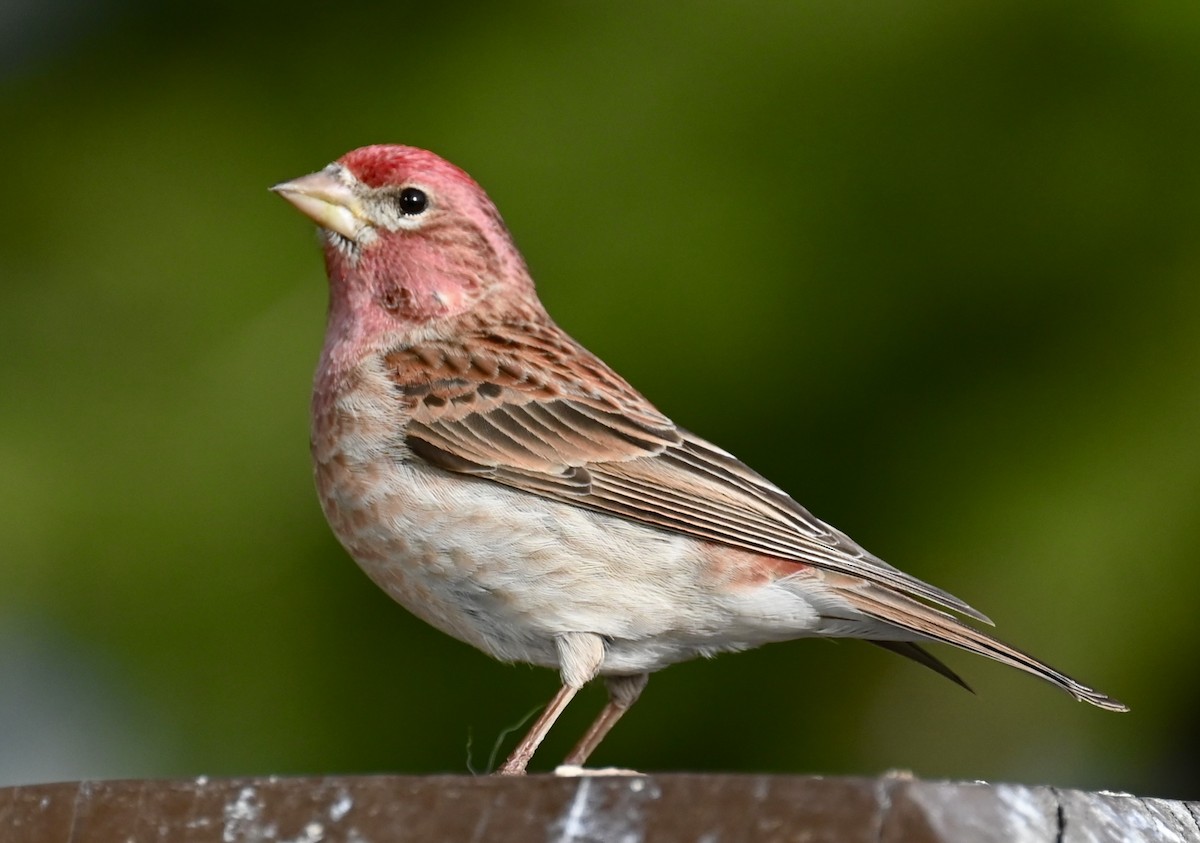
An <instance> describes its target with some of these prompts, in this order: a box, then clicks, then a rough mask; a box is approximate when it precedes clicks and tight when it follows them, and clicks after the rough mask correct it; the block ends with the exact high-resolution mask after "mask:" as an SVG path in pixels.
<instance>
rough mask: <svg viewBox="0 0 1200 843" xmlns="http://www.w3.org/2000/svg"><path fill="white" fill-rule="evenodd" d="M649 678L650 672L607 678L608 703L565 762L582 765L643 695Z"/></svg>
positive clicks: (577, 765) (575, 765)
mask: <svg viewBox="0 0 1200 843" xmlns="http://www.w3.org/2000/svg"><path fill="white" fill-rule="evenodd" d="M649 679H650V676H649V674H646V673H639V674H637V675H636V676H610V677H609V678H608V679H607V680H605V683H604V684H605V685H607V686H608V704H607V705H605V706H604V710H603V711H601V712H600V716H599V717H597V718H596V719H595V721H593V723H592V725H591V726H590V727H588V730H587V733H586V734H585V735H584V736H583V737H582V738H580V740H579V743H577V744H575V748H574V749H572V750H571V753H570V755H568V756H567V757H566V759H565V760H564V761H563V764H564V765H567V766H573V767H582V766H583V764H584V762H585V761H587V760H588V756H590V755H591V754H592V752H594V751H595V749H596V747H598V746H600V742H601V741H602V740H604V737H605V735H607V734H608V732H609V730H610V729H612V727H613V726H615V725H617V721H618V720H620V719H621V715H623V714H624V713H625V712H627V711H629V709H630V707H631V706H632V705H633V704H634V703H635V702H637V698H638V697H639V696H641V694H642V689H643V688H645V687H646V682H647V681H648V680H649Z"/></svg>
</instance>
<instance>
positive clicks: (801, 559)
mask: <svg viewBox="0 0 1200 843" xmlns="http://www.w3.org/2000/svg"><path fill="white" fill-rule="evenodd" d="M386 367H387V371H388V372H389V375H390V376H391V377H392V379H393V382H394V383H395V386H396V389H397V391H398V393H399V395H400V397H401V400H403V401H405V403H406V404H407V405H408V410H409V412H410V414H411V421H410V423H409V425H408V427H407V429H406V431H405V444H406V445H407V447H408V448H409V449H410V450H411V452H412V453H413V454H415V455H416V456H418V457H420V458H422V459H424V460H426V461H427V462H429V463H431V464H433V465H435V466H438V467H439V468H442V469H444V470H446V471H451V472H455V473H459V474H464V475H470V476H475V477H480V478H486V479H488V480H491V481H494V482H496V483H501V484H504V485H506V486H510V487H512V488H516V489H520V490H522V491H525V492H529V493H531V494H535V495H541V496H543V497H546V498H549V499H552V500H556V501H562V502H565V503H570V504H574V505H577V506H583V507H588V508H590V509H593V510H598V511H601V512H606V513H609V514H612V515H616V516H619V517H622V518H626V519H629V520H631V521H637V522H640V523H643V524H649V525H652V526H655V527H659V528H661V529H664V530H669V531H673V532H676V533H682V534H685V535H688V536H693V537H695V538H699V539H705V540H708V541H713V542H718V543H722V544H726V545H730V546H733V547H737V548H741V549H744V550H748V551H752V552H755V553H762V554H767V555H770V556H774V557H778V558H782V559H788V560H792V561H795V562H798V563H802V564H806V565H812V566H814V567H817V568H822V569H826V570H830V571H835V572H839V573H843V574H848V575H852V576H856V577H861V578H862V579H864V580H866V581H867V582H869V583H873V584H877V585H879V586H883V587H885V588H888V589H893V590H895V591H897V592H899V593H900V594H903V595H907V596H910V597H916V598H920V599H923V600H927V601H930V602H932V603H934V604H937V605H940V606H943V607H946V608H949V609H952V610H954V611H957V612H960V613H962V614H965V615H968V616H970V617H973V618H976V619H978V620H981V621H984V622H988V623H990V621H988V619H987V618H986V617H985V616H984V615H983V614H981V613H980V612H978V611H976V610H975V609H973V608H971V607H970V606H969V605H967V604H966V603H964V602H963V601H961V600H959V599H958V598H956V597H954V596H953V595H951V594H948V593H947V592H945V591H942V590H941V589H938V588H935V587H933V586H931V585H929V584H927V583H924V582H922V581H921V580H918V579H916V578H915V577H911V576H909V575H908V574H905V573H903V572H902V571H899V570H897V569H895V568H893V567H891V566H890V565H887V564H886V563H884V562H883V561H882V560H879V559H877V558H876V557H874V556H872V555H871V554H869V553H868V552H867V551H865V550H864V549H863V548H861V547H859V545H857V544H856V543H855V542H854V541H852V540H851V539H850V538H849V537H847V536H846V535H845V534H843V533H841V532H839V531H838V530H836V529H834V528H833V527H831V526H829V525H828V524H825V523H824V522H823V521H821V520H819V519H817V518H815V517H813V516H812V515H811V514H809V513H808V511H806V510H805V509H804V508H803V507H801V506H800V505H799V504H797V503H796V502H795V501H793V500H792V499H791V498H790V497H788V495H787V494H786V493H784V492H783V491H782V490H781V489H779V488H778V487H777V486H775V485H774V484H772V483H771V482H769V481H768V480H766V479H765V478H763V477H762V476H761V475H759V474H758V473H756V472H755V471H753V470H751V469H750V468H748V467H747V466H746V465H744V464H743V463H742V462H740V461H739V460H737V459H736V458H735V457H733V456H732V455H730V454H729V453H727V452H725V451H723V450H721V449H720V448H718V447H716V446H715V445H712V444H710V443H709V442H706V441H705V440H704V439H701V438H700V437H698V436H694V435H692V434H690V433H688V432H687V431H685V430H682V429H680V428H678V427H676V426H675V425H674V424H673V423H672V422H671V420H670V419H668V418H667V417H666V416H664V415H663V414H662V413H660V412H659V411H658V410H657V409H655V408H654V406H653V405H651V404H650V403H649V402H648V401H646V399H645V398H643V397H642V396H641V395H640V394H638V393H637V392H636V391H635V390H634V389H633V388H632V387H631V386H629V384H627V383H626V382H625V381H624V380H622V379H621V378H620V377H619V376H618V375H617V374H615V373H614V372H613V371H612V370H611V369H609V368H608V367H607V366H606V365H605V364H604V363H603V362H601V361H600V360H599V359H597V358H596V357H594V356H593V355H592V354H591V353H590V352H588V351H586V350H585V349H584V348H582V347H581V346H579V345H578V344H577V343H575V342H574V340H572V339H571V338H570V337H568V336H567V335H566V334H564V333H562V332H561V331H560V330H559V329H557V328H556V327H555V326H553V325H537V324H534V325H530V324H522V325H520V326H515V327H513V328H511V329H506V328H504V327H493V328H491V329H489V330H488V331H481V332H479V333H477V334H475V335H472V336H469V337H466V338H460V339H456V340H453V341H431V342H427V343H422V344H418V345H413V346H406V347H403V348H400V349H397V350H395V351H393V352H392V353H391V354H389V355H388V356H387V359H386Z"/></svg>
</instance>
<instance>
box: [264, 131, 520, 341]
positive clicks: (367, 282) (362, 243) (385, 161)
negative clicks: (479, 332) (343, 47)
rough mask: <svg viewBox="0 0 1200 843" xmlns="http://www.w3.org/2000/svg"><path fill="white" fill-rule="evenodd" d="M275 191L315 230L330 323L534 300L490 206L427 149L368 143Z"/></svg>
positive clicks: (411, 318)
mask: <svg viewBox="0 0 1200 843" xmlns="http://www.w3.org/2000/svg"><path fill="white" fill-rule="evenodd" d="M271 189H272V190H273V191H275V192H276V193H278V194H280V195H281V196H282V197H283V198H285V199H287V200H288V201H289V202H291V203H292V204H293V205H295V206H296V207H297V208H298V209H299V210H300V211H302V212H303V213H304V214H306V215H307V216H309V217H310V218H312V219H313V220H314V221H315V222H316V223H317V225H319V226H320V228H321V239H322V244H323V246H324V251H325V264H326V268H327V269H328V272H329V282H330V319H331V324H332V323H336V322H337V321H339V320H349V321H351V322H356V323H358V324H357V325H356V326H355V327H357V328H359V329H363V328H365V327H367V326H374V327H375V328H376V329H378V330H384V329H387V328H389V326H390V328H391V329H392V330H395V329H396V328H397V327H399V328H402V329H404V328H416V327H419V326H424V325H428V324H430V323H436V322H440V321H441V320H445V319H449V318H453V317H455V316H458V315H461V314H463V313H466V312H468V311H471V310H473V309H476V308H477V307H478V306H479V304H480V303H481V302H483V301H485V300H488V299H494V300H496V301H498V302H505V301H526V302H527V301H529V300H531V299H532V300H533V301H536V298H535V297H534V295H533V282H532V281H531V280H530V278H529V273H528V271H527V270H526V268H525V263H524V261H523V260H522V259H521V256H520V253H519V252H518V251H517V249H516V247H515V246H514V245H513V242H512V238H511V237H510V235H509V233H508V230H507V229H506V228H505V226H504V223H503V221H502V220H501V218H500V214H499V213H498V212H497V210H496V207H495V205H493V204H492V201H491V200H490V199H489V198H488V197H487V194H486V193H484V191H483V189H482V188H481V187H480V186H479V185H478V184H476V183H475V181H474V180H473V179H472V178H471V177H470V176H469V175H467V174H466V173H465V172H463V171H462V170H460V169H459V168H458V167H455V166H454V165H453V164H451V163H449V162H448V161H445V160H443V159H441V158H439V157H438V156H436V155H434V154H433V153H431V152H426V151H425V150H423V149H416V148H414V147H410V146H393V145H377V146H365V147H362V148H360V149H356V150H354V151H352V152H348V153H346V154H345V155H343V156H342V157H341V158H339V159H338V160H337V161H335V162H333V163H332V164H330V165H329V166H328V167H326V168H325V169H323V170H320V171H318V172H316V173H312V174H311V175H307V176H302V177H301V178H298V179H294V180H292V181H288V182H284V183H283V184H278V185H275V187H273V188H271ZM497 294H501V295H497ZM345 327H348V326H345Z"/></svg>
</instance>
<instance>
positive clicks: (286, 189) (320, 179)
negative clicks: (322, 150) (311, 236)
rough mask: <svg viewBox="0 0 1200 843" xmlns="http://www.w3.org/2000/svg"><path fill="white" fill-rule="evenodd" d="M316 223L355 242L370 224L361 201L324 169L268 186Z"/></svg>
mask: <svg viewBox="0 0 1200 843" xmlns="http://www.w3.org/2000/svg"><path fill="white" fill-rule="evenodd" d="M271 190H273V191H274V192H275V193H278V194H279V195H280V196H282V197H283V198H284V199H286V200H287V201H289V202H291V203H292V204H293V205H295V206H296V207H297V208H299V209H300V211H301V212H302V213H304V214H305V216H308V217H310V218H311V219H312V220H313V221H314V222H316V224H317V225H319V226H321V227H322V228H328V229H329V230H330V231H336V232H337V233H338V234H340V235H342V236H343V237H345V238H347V239H348V240H352V241H354V242H358V241H359V239H360V238H361V236H362V233H363V229H364V228H368V227H370V222H369V221H368V220H367V217H366V214H365V213H364V212H363V207H362V203H361V202H359V201H358V197H356V196H355V195H354V191H352V190H351V189H350V188H349V187H348V186H347V185H346V184H345V183H343V182H342V181H341V180H340V179H339V178H338V177H337V176H336V175H334V174H333V173H330V172H329V171H327V170H321V171H320V172H317V173H312V174H311V175H307V176H301V177H300V178H298V179H293V180H292V181H286V182H284V183H283V184H277V185H275V186H274V187H272V188H271Z"/></svg>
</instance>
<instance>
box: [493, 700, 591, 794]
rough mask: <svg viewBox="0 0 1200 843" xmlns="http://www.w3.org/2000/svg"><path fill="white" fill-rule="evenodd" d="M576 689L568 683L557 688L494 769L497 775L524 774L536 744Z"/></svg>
mask: <svg viewBox="0 0 1200 843" xmlns="http://www.w3.org/2000/svg"><path fill="white" fill-rule="evenodd" d="M578 691H579V689H578V688H572V687H571V686H570V685H563V686H562V687H561V688H559V689H558V693H557V694H555V695H554V699H552V700H550V704H549V705H547V706H546V709H545V711H543V712H542V713H541V715H540V716H539V717H538V719H537V720H535V721H534V723H533V726H532V727H530V729H529V732H528V733H527V734H526V735H525V737H523V738H521V742H520V743H519V744H517V748H516V749H514V750H513V751H512V755H510V756H508V760H507V761H505V762H504V764H503V765H502V766H501V767H500V769H499V770H497V771H496V774H497V775H500V776H523V775H525V767H526V766H527V765H528V764H529V759H530V758H533V754H534V753H535V752H537V748H538V746H539V745H540V744H541V742H542V740H543V739H544V738H545V737H546V734H547V733H548V732H549V731H550V727H551V726H553V725H554V721H555V720H557V719H558V715H560V714H562V713H563V709H565V708H566V707H567V703H569V702H570V701H571V698H572V697H574V696H575V694H576V693H577V692H578Z"/></svg>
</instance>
